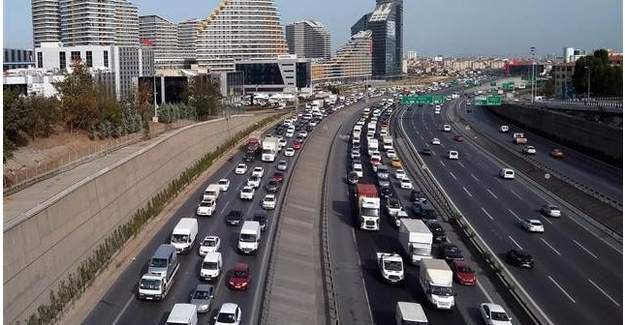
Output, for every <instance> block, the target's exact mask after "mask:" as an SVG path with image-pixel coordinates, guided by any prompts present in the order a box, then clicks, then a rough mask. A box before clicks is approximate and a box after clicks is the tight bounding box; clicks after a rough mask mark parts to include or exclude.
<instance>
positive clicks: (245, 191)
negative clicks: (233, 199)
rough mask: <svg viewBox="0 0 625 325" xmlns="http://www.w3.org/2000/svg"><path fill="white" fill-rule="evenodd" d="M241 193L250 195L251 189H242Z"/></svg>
mask: <svg viewBox="0 0 625 325" xmlns="http://www.w3.org/2000/svg"><path fill="white" fill-rule="evenodd" d="M242 191H243V193H252V189H251V188H249V187H244V188H243V190H242Z"/></svg>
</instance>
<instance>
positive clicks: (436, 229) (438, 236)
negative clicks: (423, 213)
mask: <svg viewBox="0 0 625 325" xmlns="http://www.w3.org/2000/svg"><path fill="white" fill-rule="evenodd" d="M426 225H427V226H428V229H430V232H432V239H433V240H434V242H435V243H442V242H444V241H445V240H447V234H446V233H445V229H444V228H443V226H441V225H440V224H439V223H438V222H436V221H430V222H428V223H426Z"/></svg>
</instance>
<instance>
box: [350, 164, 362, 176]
mask: <svg viewBox="0 0 625 325" xmlns="http://www.w3.org/2000/svg"><path fill="white" fill-rule="evenodd" d="M352 170H353V171H354V172H356V175H358V177H359V178H362V177H363V171H362V164H354V167H353V168H352Z"/></svg>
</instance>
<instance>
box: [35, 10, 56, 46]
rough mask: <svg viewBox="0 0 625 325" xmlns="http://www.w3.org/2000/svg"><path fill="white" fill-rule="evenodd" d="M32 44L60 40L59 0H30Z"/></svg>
mask: <svg viewBox="0 0 625 325" xmlns="http://www.w3.org/2000/svg"><path fill="white" fill-rule="evenodd" d="M31 1H32V5H31V10H32V20H33V44H34V46H35V47H39V44H41V43H42V42H60V41H61V16H60V12H59V0H31Z"/></svg>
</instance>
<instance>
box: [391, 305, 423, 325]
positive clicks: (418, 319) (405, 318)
mask: <svg viewBox="0 0 625 325" xmlns="http://www.w3.org/2000/svg"><path fill="white" fill-rule="evenodd" d="M395 321H396V322H397V325H427V324H428V318H427V316H425V312H424V311H423V307H421V305H419V304H417V303H414V302H404V301H398V302H397V308H396V309H395Z"/></svg>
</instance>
